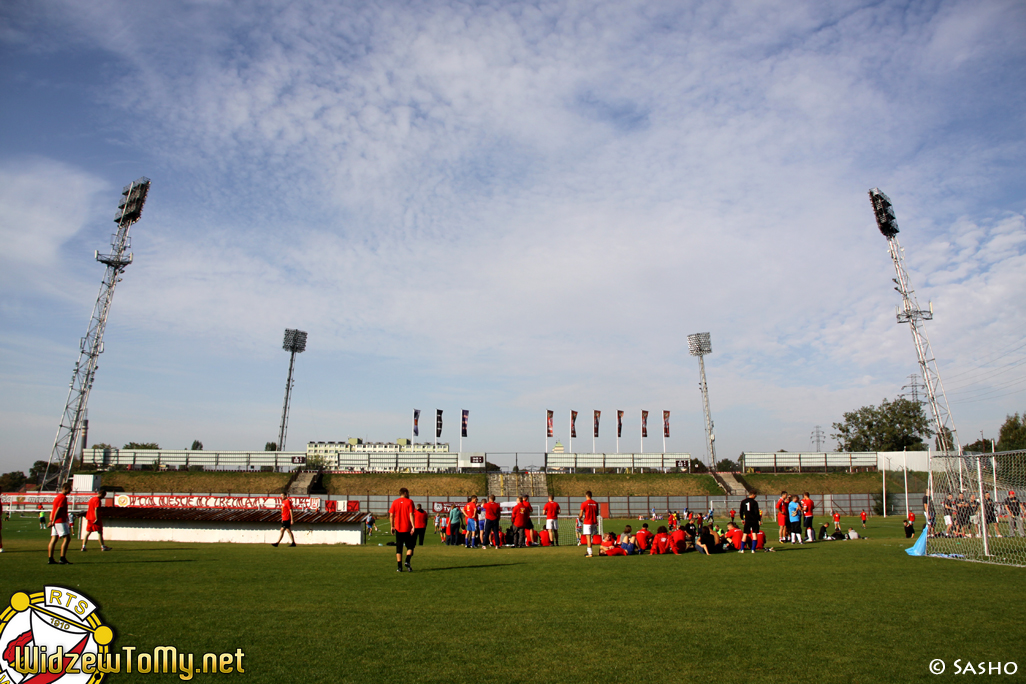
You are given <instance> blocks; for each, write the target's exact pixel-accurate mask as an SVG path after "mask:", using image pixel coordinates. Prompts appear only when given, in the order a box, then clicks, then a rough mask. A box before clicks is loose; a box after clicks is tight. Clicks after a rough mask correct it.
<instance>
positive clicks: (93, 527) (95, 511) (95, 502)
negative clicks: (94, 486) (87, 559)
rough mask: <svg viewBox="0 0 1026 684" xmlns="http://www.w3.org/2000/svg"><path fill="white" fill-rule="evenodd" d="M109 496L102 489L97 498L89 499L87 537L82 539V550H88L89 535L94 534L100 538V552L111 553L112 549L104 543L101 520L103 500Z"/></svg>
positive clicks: (103, 488)
mask: <svg viewBox="0 0 1026 684" xmlns="http://www.w3.org/2000/svg"><path fill="white" fill-rule="evenodd" d="M105 496H107V489H106V488H105V487H100V491H99V492H97V493H96V496H94V497H93V498H91V499H89V509H88V510H87V511H86V536H85V538H84V539H82V550H83V551H85V550H86V543H87V542H88V541H89V535H91V534H92V533H93V532H95V533H96V536H97V537H99V538H100V551H110V547H109V546H107V545H106V544H105V543H104V541H103V520H102V519H101V514H100V509H101V508H102V507H103V498H104V497H105Z"/></svg>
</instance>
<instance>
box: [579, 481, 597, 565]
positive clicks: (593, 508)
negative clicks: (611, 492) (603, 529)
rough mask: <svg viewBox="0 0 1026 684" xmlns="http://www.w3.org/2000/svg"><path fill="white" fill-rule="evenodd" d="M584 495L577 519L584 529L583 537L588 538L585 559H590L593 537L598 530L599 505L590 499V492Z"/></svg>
mask: <svg viewBox="0 0 1026 684" xmlns="http://www.w3.org/2000/svg"><path fill="white" fill-rule="evenodd" d="M584 495H585V497H586V498H585V499H584V501H583V502H582V503H581V512H580V514H579V515H578V516H577V518H578V519H579V520H580V521H581V524H582V525H583V527H584V529H583V530H582V532H581V533H582V534H583V535H584V536H585V537H587V538H588V554H587V556H586V557H587V558H592V555H591V545H592V541H593V538H594V536H595V535H597V534H598V533H599V529H598V514H599V505H598V501H595V499H593V498H591V492H590V491H588V492H585V493H584Z"/></svg>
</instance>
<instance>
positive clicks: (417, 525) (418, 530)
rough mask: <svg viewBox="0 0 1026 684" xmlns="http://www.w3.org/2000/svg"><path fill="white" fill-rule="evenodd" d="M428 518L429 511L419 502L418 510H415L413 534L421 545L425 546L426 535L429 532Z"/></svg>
mask: <svg viewBox="0 0 1026 684" xmlns="http://www.w3.org/2000/svg"><path fill="white" fill-rule="evenodd" d="M427 519H428V514H427V511H425V510H424V509H423V508H421V506H420V504H417V510H415V511H414V512H413V536H414V537H415V538H416V541H417V543H418V544H420V545H421V546H424V535H425V534H427Z"/></svg>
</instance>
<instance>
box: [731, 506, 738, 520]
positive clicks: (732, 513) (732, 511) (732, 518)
mask: <svg viewBox="0 0 1026 684" xmlns="http://www.w3.org/2000/svg"><path fill="white" fill-rule="evenodd" d="M735 515H737V511H735V510H734V509H733V508H731V509H730V522H734V516H735Z"/></svg>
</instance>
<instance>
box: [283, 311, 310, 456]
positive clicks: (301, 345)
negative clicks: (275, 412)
mask: <svg viewBox="0 0 1026 684" xmlns="http://www.w3.org/2000/svg"><path fill="white" fill-rule="evenodd" d="M282 348H283V349H284V350H285V351H287V352H289V379H288V380H287V381H286V382H285V404H284V405H283V406H282V407H281V429H280V430H279V431H278V451H285V433H286V432H288V430H289V401H290V400H291V399H292V385H293V384H294V383H293V382H292V369H293V368H295V366H296V354H301V353H303V352H304V351H306V333H305V332H303V331H302V330H293V329H292V328H286V329H285V342H284V343H283V344H282Z"/></svg>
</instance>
